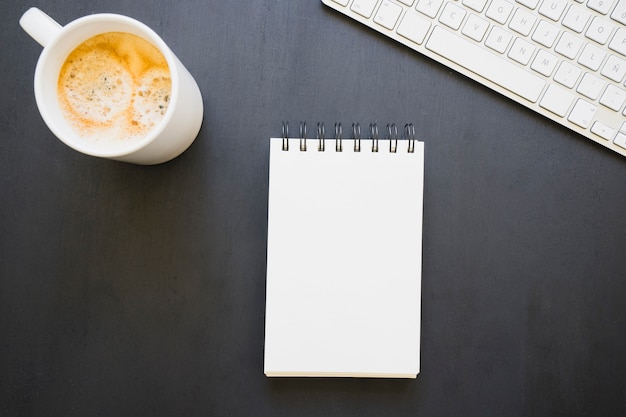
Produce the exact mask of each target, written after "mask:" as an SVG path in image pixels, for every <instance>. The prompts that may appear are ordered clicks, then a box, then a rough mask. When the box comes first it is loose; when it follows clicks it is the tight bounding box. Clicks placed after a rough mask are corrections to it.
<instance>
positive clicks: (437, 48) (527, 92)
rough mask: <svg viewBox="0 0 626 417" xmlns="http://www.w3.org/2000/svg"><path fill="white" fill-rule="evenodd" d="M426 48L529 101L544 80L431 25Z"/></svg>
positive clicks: (532, 100) (537, 93)
mask: <svg viewBox="0 0 626 417" xmlns="http://www.w3.org/2000/svg"><path fill="white" fill-rule="evenodd" d="M426 48H428V49H429V50H431V51H433V52H434V53H436V54H439V55H441V56H443V57H445V58H447V59H449V60H451V61H452V62H455V63H456V64H458V65H460V66H462V67H464V68H466V69H468V70H469V71H472V72H474V73H476V74H479V75H481V76H482V77H485V78H486V79H488V80H491V81H492V82H494V83H495V84H497V85H499V86H500V87H502V88H505V89H507V90H509V91H511V92H513V93H515V94H517V95H518V96H520V97H523V98H525V99H526V100H528V101H531V102H533V103H534V102H536V101H537V100H538V99H539V96H540V94H541V92H542V90H543V88H544V86H545V84H546V82H545V81H544V80H543V79H541V78H540V77H538V76H536V75H533V74H531V73H529V72H528V71H525V70H524V69H522V68H520V67H518V66H517V65H515V64H512V63H511V62H509V61H506V60H504V59H501V58H499V57H498V56H496V55H494V54H492V53H491V52H488V51H486V50H485V49H482V48H481V47H479V46H477V45H476V44H473V43H472V42H470V41H467V40H465V39H462V38H460V37H458V36H457V35H455V34H453V33H450V32H448V31H447V30H445V29H442V28H440V27H435V28H434V29H433V32H432V35H431V36H430V38H429V39H428V41H427V42H426Z"/></svg>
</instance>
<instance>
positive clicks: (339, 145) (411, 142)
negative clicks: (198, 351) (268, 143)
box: [282, 121, 417, 153]
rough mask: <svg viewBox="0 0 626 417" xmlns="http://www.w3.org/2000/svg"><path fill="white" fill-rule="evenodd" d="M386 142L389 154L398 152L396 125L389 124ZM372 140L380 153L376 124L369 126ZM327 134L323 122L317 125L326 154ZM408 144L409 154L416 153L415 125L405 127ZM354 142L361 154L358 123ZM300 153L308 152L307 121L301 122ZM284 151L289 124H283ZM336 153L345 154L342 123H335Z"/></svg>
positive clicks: (355, 148) (353, 130)
mask: <svg viewBox="0 0 626 417" xmlns="http://www.w3.org/2000/svg"><path fill="white" fill-rule="evenodd" d="M386 130H387V134H386V138H385V139H386V140H388V141H389V152H390V153H397V152H398V141H399V139H400V138H399V136H398V127H397V126H396V124H395V123H388V124H387V128H386ZM369 133H370V138H371V140H372V152H378V151H379V146H378V145H379V132H378V125H377V124H376V123H370V125H369ZM325 135H326V132H325V128H324V123H323V122H318V123H317V135H316V137H317V143H318V145H317V150H318V151H319V152H324V151H325V150H326V137H325ZM402 139H403V140H406V141H407V143H408V153H415V142H416V140H417V139H416V138H415V126H414V125H413V123H407V124H405V125H404V136H403V138H402ZM352 140H353V141H354V152H361V149H362V148H361V125H360V124H359V123H357V122H354V123H352ZM299 141H300V151H302V152H306V151H307V132H306V121H301V122H300V138H299ZM282 150H283V151H288V150H289V122H286V121H283V122H282ZM335 152H343V128H342V127H341V123H339V122H337V123H335Z"/></svg>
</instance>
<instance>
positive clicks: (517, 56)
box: [509, 38, 535, 65]
mask: <svg viewBox="0 0 626 417" xmlns="http://www.w3.org/2000/svg"><path fill="white" fill-rule="evenodd" d="M534 52H535V47H534V46H533V44H531V43H529V42H526V41H525V40H523V39H521V38H517V39H515V41H514V42H513V46H511V50H510V51H509V58H511V59H513V60H515V61H517V62H519V63H520V64H522V65H527V64H528V63H529V62H530V58H531V57H532V56H533V53H534Z"/></svg>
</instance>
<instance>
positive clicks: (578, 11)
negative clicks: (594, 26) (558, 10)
mask: <svg viewBox="0 0 626 417" xmlns="http://www.w3.org/2000/svg"><path fill="white" fill-rule="evenodd" d="M590 16H591V13H589V12H588V11H587V10H586V9H585V8H583V7H579V6H576V5H575V4H572V5H571V6H570V8H569V10H568V11H567V14H566V15H565V18H564V19H563V21H562V22H561V23H562V24H563V26H565V27H567V28H570V29H572V30H573V31H575V32H578V33H581V32H582V31H583V29H584V28H585V26H587V22H588V21H589V17H590Z"/></svg>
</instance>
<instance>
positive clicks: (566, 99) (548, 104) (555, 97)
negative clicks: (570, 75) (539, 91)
mask: <svg viewBox="0 0 626 417" xmlns="http://www.w3.org/2000/svg"><path fill="white" fill-rule="evenodd" d="M573 101H574V95H573V94H572V93H570V92H569V91H568V90H566V89H564V88H561V87H559V86H557V85H554V84H552V85H549V86H548V89H547V90H546V92H545V94H544V95H543V97H542V98H541V102H540V103H539V105H540V106H541V107H543V108H544V109H547V110H550V111H551V112H552V113H554V114H556V115H557V116H561V117H564V116H565V115H566V114H567V111H568V110H569V108H570V106H571V105H572V102H573Z"/></svg>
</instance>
